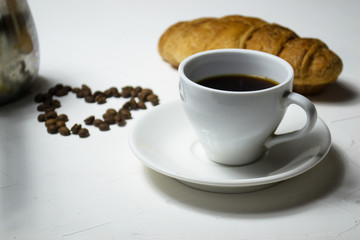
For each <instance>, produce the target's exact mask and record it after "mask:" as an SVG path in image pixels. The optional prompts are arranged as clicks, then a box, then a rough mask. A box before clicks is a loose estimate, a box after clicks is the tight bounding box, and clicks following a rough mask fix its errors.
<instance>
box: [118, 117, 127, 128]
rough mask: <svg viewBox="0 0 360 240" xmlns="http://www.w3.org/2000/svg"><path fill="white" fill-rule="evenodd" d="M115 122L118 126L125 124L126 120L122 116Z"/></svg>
mask: <svg viewBox="0 0 360 240" xmlns="http://www.w3.org/2000/svg"><path fill="white" fill-rule="evenodd" d="M116 123H117V125H118V126H120V127H123V126H125V125H126V120H125V118H123V119H120V120H119V121H116Z"/></svg>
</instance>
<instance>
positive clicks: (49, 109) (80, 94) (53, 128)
mask: <svg viewBox="0 0 360 240" xmlns="http://www.w3.org/2000/svg"><path fill="white" fill-rule="evenodd" d="M69 93H74V94H76V97H77V98H83V99H84V100H85V102H87V103H97V104H104V103H106V101H107V99H108V98H111V97H115V98H126V99H129V100H128V101H127V102H126V103H125V104H123V106H122V107H121V108H120V109H119V110H116V109H113V108H109V109H107V110H106V112H105V113H104V114H103V116H102V118H95V116H93V115H91V116H89V117H88V118H86V119H85V120H84V123H85V125H88V126H90V125H92V126H95V127H97V128H98V129H99V130H100V131H108V130H110V125H115V124H116V125H118V126H120V127H123V126H125V125H126V121H127V120H129V119H131V118H132V116H131V111H132V110H138V109H146V104H145V103H146V102H150V103H151V104H152V105H153V106H156V105H158V104H159V98H158V96H157V95H156V94H154V93H153V91H152V90H151V89H149V88H144V89H143V88H142V87H131V86H126V87H123V88H122V89H121V91H120V92H119V90H118V89H117V88H116V87H112V88H109V89H107V90H105V91H103V92H102V91H95V92H92V90H91V89H90V87H88V86H87V85H85V84H83V85H82V86H81V88H78V87H75V88H72V87H70V86H64V85H62V84H57V85H56V86H55V87H51V88H50V89H49V90H48V92H47V93H38V94H36V96H35V98H34V100H35V102H36V103H39V105H38V107H37V110H38V111H40V112H43V113H41V114H39V116H38V121H39V122H44V123H45V126H46V128H47V132H48V133H50V134H56V133H60V134H61V135H62V136H69V135H71V133H72V134H75V135H78V136H79V137H80V138H86V137H88V136H90V133H89V130H88V129H87V128H83V127H82V125H81V124H74V126H72V127H71V128H70V129H69V128H68V127H67V126H66V122H67V121H69V119H68V116H67V115H66V114H59V115H58V113H57V112H56V110H57V109H58V108H60V107H61V103H60V101H59V100H58V99H54V97H63V96H66V95H68V94H69Z"/></svg>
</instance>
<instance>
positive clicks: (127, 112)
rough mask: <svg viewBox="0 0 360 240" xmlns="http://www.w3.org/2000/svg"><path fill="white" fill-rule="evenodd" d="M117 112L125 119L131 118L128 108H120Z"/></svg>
mask: <svg viewBox="0 0 360 240" xmlns="http://www.w3.org/2000/svg"><path fill="white" fill-rule="evenodd" d="M119 113H120V114H121V115H123V116H124V118H125V119H131V113H130V111H129V110H128V109H125V108H121V109H120V110H119Z"/></svg>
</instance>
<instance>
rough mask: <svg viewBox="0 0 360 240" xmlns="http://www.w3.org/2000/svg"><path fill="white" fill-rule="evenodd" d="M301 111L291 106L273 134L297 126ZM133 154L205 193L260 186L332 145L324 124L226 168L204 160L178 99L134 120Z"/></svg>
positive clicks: (307, 164)
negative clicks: (255, 158)
mask: <svg viewBox="0 0 360 240" xmlns="http://www.w3.org/2000/svg"><path fill="white" fill-rule="evenodd" d="M304 115H305V114H304V113H303V112H302V110H301V109H300V108H299V107H297V106H295V105H294V106H293V105H291V106H290V107H289V110H288V111H287V113H286V115H285V117H284V120H283V122H282V123H281V124H280V126H279V128H278V130H277V131H276V133H282V132H289V131H293V130H295V128H297V129H300V128H301V127H302V126H303V124H304V123H305V121H306V117H305V116H304ZM129 141H130V142H129V143H130V147H131V149H132V151H133V152H134V153H135V155H136V156H137V157H138V158H139V159H140V160H141V161H142V162H143V163H144V164H145V165H146V166H148V167H149V168H151V169H153V170H155V171H157V172H159V173H162V174H164V175H167V176H169V177H172V178H175V179H177V180H179V181H180V182H182V183H184V184H186V185H188V186H191V187H194V188H197V189H201V190H206V191H212V192H222V193H237V192H249V191H255V190H260V189H263V188H266V187H269V186H271V185H273V184H275V183H278V182H280V181H283V180H286V179H289V178H292V177H295V176H297V175H299V174H301V173H303V172H305V171H307V170H309V169H311V168H312V167H314V166H315V165H316V164H317V163H319V162H320V161H321V159H322V158H324V156H325V155H326V154H327V152H328V151H329V149H330V145H331V136H330V132H329V129H328V128H327V126H326V124H325V123H324V122H323V121H322V120H321V119H318V121H317V123H316V125H315V127H314V129H313V130H312V131H311V132H310V133H309V134H307V135H306V136H303V137H301V138H299V139H296V140H293V141H290V142H287V143H283V144H279V145H277V146H275V147H273V148H271V149H270V150H269V151H268V152H267V153H266V154H264V156H263V157H262V158H261V159H259V160H258V161H256V162H254V163H252V164H248V165H245V166H226V165H221V164H218V163H215V162H212V161H210V160H208V159H207V158H206V157H205V155H204V152H203V149H202V147H201V145H200V143H199V142H198V140H197V138H196V136H195V134H194V132H193V129H192V128H191V127H190V125H189V122H188V120H187V118H186V116H185V113H184V111H183V108H182V104H181V102H180V101H175V102H171V103H168V104H164V105H160V106H158V107H156V108H154V109H152V110H150V111H149V112H147V113H145V114H144V115H143V116H142V118H140V119H137V121H136V123H135V125H134V127H133V128H132V130H131V132H130V135H129Z"/></svg>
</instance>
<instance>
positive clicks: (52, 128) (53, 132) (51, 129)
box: [46, 125, 58, 134]
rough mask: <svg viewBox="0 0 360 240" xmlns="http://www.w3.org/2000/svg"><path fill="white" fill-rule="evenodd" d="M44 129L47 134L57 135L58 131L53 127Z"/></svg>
mask: <svg viewBox="0 0 360 240" xmlns="http://www.w3.org/2000/svg"><path fill="white" fill-rule="evenodd" d="M46 129H47V132H48V133H50V134H55V133H58V129H57V128H56V126H55V125H49V126H48V127H47V128H46Z"/></svg>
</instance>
